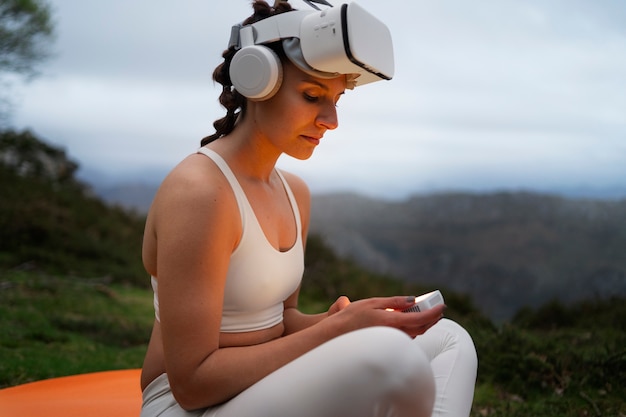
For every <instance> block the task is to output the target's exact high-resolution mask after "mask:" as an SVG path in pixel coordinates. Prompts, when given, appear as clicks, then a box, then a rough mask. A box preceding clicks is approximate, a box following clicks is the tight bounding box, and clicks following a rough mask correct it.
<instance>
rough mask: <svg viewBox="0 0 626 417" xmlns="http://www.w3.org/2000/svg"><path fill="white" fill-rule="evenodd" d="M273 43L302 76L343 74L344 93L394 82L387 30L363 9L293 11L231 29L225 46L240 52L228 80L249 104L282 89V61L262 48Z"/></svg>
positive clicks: (349, 5) (390, 44)
mask: <svg viewBox="0 0 626 417" xmlns="http://www.w3.org/2000/svg"><path fill="white" fill-rule="evenodd" d="M277 41H281V42H282V46H283V49H284V51H285V54H286V55H287V57H288V58H289V60H290V61H291V62H292V63H293V64H295V65H296V66H297V67H298V68H300V69H301V70H302V71H304V72H306V73H309V74H311V75H313V76H315V77H319V78H334V77H337V76H339V75H341V74H346V76H347V79H348V88H353V87H355V86H359V85H364V84H368V83H371V82H374V81H379V80H390V79H391V78H392V77H393V73H394V63H393V45H392V42H391V34H390V32H389V29H388V28H387V26H385V24H384V23H382V22H381V21H380V20H378V19H377V18H376V17H374V16H373V15H371V14H370V13H368V12H367V11H366V10H365V9H363V8H362V7H361V6H359V5H358V4H356V3H349V4H342V5H341V6H338V7H331V8H328V9H324V10H294V11H290V12H285V13H281V14H278V15H275V16H271V17H268V18H266V19H263V20H261V21H259V22H256V23H253V24H251V25H245V26H242V25H241V24H239V25H235V26H233V28H232V31H231V37H230V42H229V45H228V46H229V48H232V47H234V48H235V49H237V50H238V51H237V53H236V54H235V55H234V57H233V59H232V61H231V64H230V78H231V81H232V83H233V86H234V87H235V89H236V90H237V91H238V92H239V93H240V94H242V95H244V96H245V97H247V98H249V99H250V100H257V101H261V100H267V99H269V98H270V97H272V96H273V95H274V94H275V93H276V91H278V89H279V88H280V83H281V80H282V65H281V62H280V58H279V57H278V56H277V55H276V54H275V53H274V51H272V50H271V49H270V48H268V47H267V46H265V45H266V44H269V43H272V42H277Z"/></svg>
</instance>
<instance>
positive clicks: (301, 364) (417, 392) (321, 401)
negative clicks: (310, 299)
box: [205, 327, 435, 417]
mask: <svg viewBox="0 0 626 417" xmlns="http://www.w3.org/2000/svg"><path fill="white" fill-rule="evenodd" d="M434 390H435V388H434V382H433V374H432V370H431V367H430V363H429V360H428V359H427V357H426V355H425V354H424V353H423V352H422V351H421V349H420V348H419V347H417V346H416V345H415V343H413V341H412V340H411V339H410V338H409V337H408V336H407V335H406V334H404V333H402V332H400V331H398V330H395V329H391V328H386V327H372V328H367V329H362V330H358V331H355V332H351V333H348V334H345V335H343V336H340V337H337V338H335V339H333V340H331V341H329V342H327V343H325V344H323V345H321V346H319V347H317V348H316V349H314V350H312V351H310V352H308V353H307V354H305V355H303V356H301V357H300V358H298V359H296V360H294V361H292V362H291V363H289V364H287V365H286V366H284V367H283V368H281V369H279V370H277V371H275V372H273V373H272V374H270V375H268V376H267V377H266V378H264V379H263V380H261V381H259V382H258V383H256V384H255V385H253V386H252V387H250V388H248V389H247V390H245V391H244V392H242V393H241V394H239V395H238V396H237V397H235V398H233V399H232V400H230V401H229V402H227V403H225V404H223V405H220V406H218V407H215V408H213V409H211V410H210V411H207V413H206V414H205V416H206V417H209V416H211V417H293V416H298V417H320V416H324V417H335V416H336V417H351V416H354V417H368V416H372V417H378V416H381V417H382V416H385V417H387V416H406V415H411V416H416V417H419V416H430V415H431V410H432V407H433V401H434V395H435V393H434Z"/></svg>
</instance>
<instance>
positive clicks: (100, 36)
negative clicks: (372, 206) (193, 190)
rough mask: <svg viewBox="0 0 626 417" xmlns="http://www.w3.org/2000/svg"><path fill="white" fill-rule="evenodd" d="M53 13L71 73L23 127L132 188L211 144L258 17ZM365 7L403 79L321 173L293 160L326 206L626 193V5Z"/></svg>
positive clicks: (353, 123)
mask: <svg viewBox="0 0 626 417" xmlns="http://www.w3.org/2000/svg"><path fill="white" fill-rule="evenodd" d="M51 3H52V4H53V7H54V9H55V10H56V18H57V22H58V28H59V39H58V42H57V46H56V49H57V53H58V58H57V59H56V60H55V61H53V62H51V64H50V67H49V69H48V71H47V73H48V75H47V76H46V77H45V78H42V79H40V80H39V81H37V82H35V83H33V84H31V85H29V86H26V87H24V88H23V99H22V106H21V108H20V109H18V112H17V113H18V115H17V117H16V122H17V124H18V125H23V126H30V127H32V128H33V129H34V130H35V131H36V132H39V133H41V134H42V136H44V137H47V138H49V139H50V140H51V141H52V142H53V143H54V142H56V143H60V144H61V145H63V146H65V147H67V149H68V151H69V153H70V154H72V155H74V156H75V157H76V158H77V159H78V160H79V162H81V165H88V167H89V168H90V169H98V170H101V171H103V172H107V170H114V172H116V173H117V174H118V176H121V177H131V176H133V175H139V174H137V173H138V172H142V171H150V172H154V171H155V170H159V169H161V170H162V171H165V170H167V169H170V168H171V167H173V166H174V165H175V164H176V163H177V162H178V161H179V160H180V159H182V158H183V157H184V156H185V155H187V154H189V153H191V152H193V151H194V150H195V147H196V146H197V145H198V143H199V139H200V138H201V137H203V136H205V135H206V134H210V133H212V131H213V130H212V123H213V121H214V120H215V119H217V118H219V117H221V116H222V115H223V110H222V109H221V108H220V107H219V105H218V104H217V96H218V94H219V91H218V89H217V87H216V86H214V85H213V83H212V81H211V72H212V70H213V68H214V67H215V66H216V65H217V64H218V63H219V62H220V61H221V58H220V54H221V52H222V50H223V49H224V46H225V44H226V42H227V37H228V35H229V32H230V27H231V25H232V24H234V23H236V22H238V21H240V20H242V19H243V18H245V17H246V16H247V15H248V14H249V13H250V6H249V1H247V0H236V1H229V2H227V3H224V4H220V6H219V7H217V6H216V5H215V4H214V3H211V2H206V1H201V0H189V1H186V2H184V4H182V3H173V2H170V1H165V0H153V1H148V0H135V1H133V2H124V1H122V0H109V1H107V2H75V1H73V0H53V1H52V2H51ZM295 3H296V4H297V5H298V6H300V4H298V2H295ZM359 3H360V4H361V5H363V6H364V7H365V8H366V9H368V10H370V11H372V12H374V13H376V14H377V15H378V16H379V18H381V19H382V20H383V21H385V22H386V23H387V24H388V25H389V27H390V30H391V32H392V36H393V38H394V51H395V55H396V76H395V77H394V79H393V80H392V81H390V82H379V83H375V84H370V85H367V86H364V87H359V88H357V89H356V90H355V91H349V92H348V93H347V94H346V96H345V97H344V98H342V99H341V101H340V104H339V116H340V127H339V129H337V131H334V132H329V133H328V134H327V136H326V137H325V138H324V139H323V141H322V144H321V145H320V147H319V148H318V149H317V150H316V152H315V155H314V156H313V157H312V158H311V160H309V161H304V162H302V161H295V160H290V159H289V158H283V159H281V161H280V164H281V166H283V167H285V168H286V169H289V170H292V171H294V172H296V173H298V174H299V175H302V176H303V177H304V178H305V180H307V181H308V182H309V183H310V184H311V185H312V188H313V189H314V190H317V191H329V190H336V189H342V190H356V191H362V192H364V191H366V192H368V193H369V194H385V195H389V196H391V195H393V196H402V195H406V194H409V193H412V192H415V191H421V190H432V189H449V188H467V189H481V190H482V189H488V188H507V187H508V188H520V187H522V188H541V187H544V188H545V187H548V186H549V187H552V188H558V187H571V186H575V185H580V184H583V185H587V186H592V187H601V186H606V185H611V186H615V185H618V186H620V185H621V186H622V187H624V189H626V175H624V174H626V172H624V168H623V167H625V166H626V149H625V145H624V143H625V139H626V137H625V136H626V116H624V115H626V55H625V54H624V53H623V51H625V50H626V28H625V26H624V25H623V22H624V21H626V8H624V7H623V5H622V4H621V3H620V1H618V0H607V1H603V2H601V3H595V2H589V1H586V0H574V1H565V0H555V1H551V2H547V3H546V2H541V1H539V0H531V1H526V2H516V1H512V0H487V1H483V2H479V3H476V2H466V1H462V0H445V1H437V2H432V1H425V0H418V1H408V0H398V1H394V2H387V3H381V2H378V1H373V0H362V1H360V2H359Z"/></svg>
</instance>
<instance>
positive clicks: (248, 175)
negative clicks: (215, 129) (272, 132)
mask: <svg viewBox="0 0 626 417" xmlns="http://www.w3.org/2000/svg"><path fill="white" fill-rule="evenodd" d="M209 147H210V148H211V149H213V150H215V151H216V152H218V153H219V154H220V155H221V156H222V158H224V159H225V160H226V162H227V163H228V165H229V166H230V168H231V169H232V170H233V172H235V174H236V175H237V176H239V177H240V178H243V179H248V180H252V181H260V182H267V183H269V182H270V178H271V175H272V172H273V171H274V168H275V166H276V162H277V161H278V158H279V157H280V152H278V151H277V150H276V149H275V148H273V147H272V146H269V141H267V140H265V139H264V137H262V136H261V135H259V134H258V132H255V131H253V130H251V129H247V128H246V126H245V124H241V125H239V126H237V127H236V128H235V130H233V131H232V132H231V133H230V134H229V135H226V136H224V137H222V138H220V139H217V140H215V141H214V142H212V143H211V144H210V145H209Z"/></svg>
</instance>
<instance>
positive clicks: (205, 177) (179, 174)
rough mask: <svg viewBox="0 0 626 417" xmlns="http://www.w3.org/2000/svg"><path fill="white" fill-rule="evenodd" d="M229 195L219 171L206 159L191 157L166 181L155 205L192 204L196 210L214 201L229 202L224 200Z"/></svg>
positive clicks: (173, 170) (225, 182)
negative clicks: (197, 207)
mask: <svg viewBox="0 0 626 417" xmlns="http://www.w3.org/2000/svg"><path fill="white" fill-rule="evenodd" d="M231 194H232V192H231V190H230V186H229V185H228V181H227V180H226V178H225V177H224V176H223V175H222V173H221V171H220V169H219V168H218V167H217V166H216V165H215V164H214V163H213V162H212V161H211V160H210V159H209V158H207V157H206V156H203V155H200V154H192V155H189V156H188V157H187V158H185V159H183V160H182V161H181V162H180V163H179V164H178V165H177V166H176V167H174V169H172V171H171V172H170V173H169V174H168V175H167V177H165V179H164V180H163V182H162V183H161V186H160V187H159V190H158V192H157V195H156V197H155V203H157V204H159V205H169V204H172V205H181V204H184V205H187V204H191V205H192V206H194V207H195V206H198V205H205V204H209V203H210V202H212V201H216V200H219V201H222V202H223V201H228V198H224V197H227V196H228V195H231ZM179 208H184V207H179Z"/></svg>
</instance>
